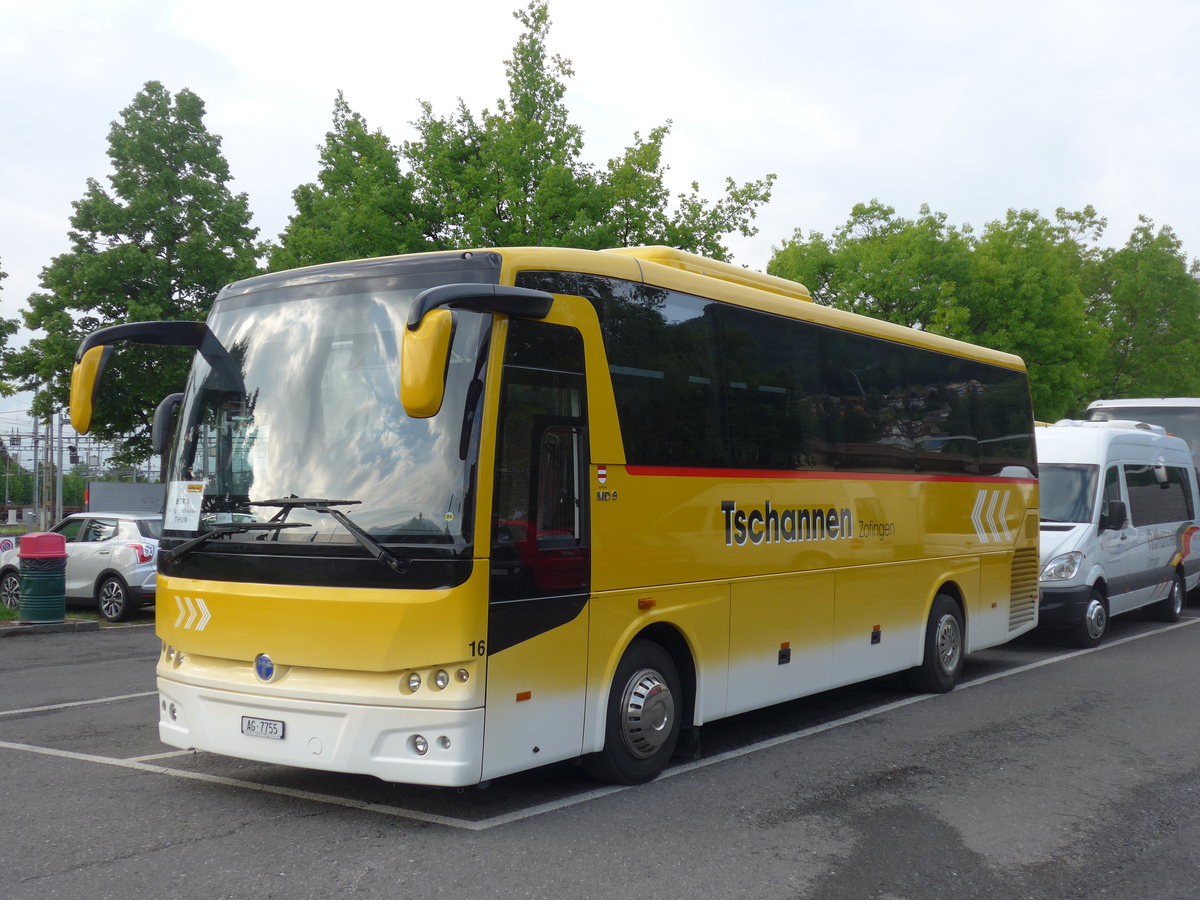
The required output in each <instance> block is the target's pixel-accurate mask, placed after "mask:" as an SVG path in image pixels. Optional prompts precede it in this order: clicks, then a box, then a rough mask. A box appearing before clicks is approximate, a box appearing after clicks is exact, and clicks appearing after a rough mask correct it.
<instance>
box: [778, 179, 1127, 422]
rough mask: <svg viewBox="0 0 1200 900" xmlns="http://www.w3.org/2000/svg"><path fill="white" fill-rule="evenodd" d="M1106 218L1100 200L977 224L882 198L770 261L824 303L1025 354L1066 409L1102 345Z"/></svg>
mask: <svg viewBox="0 0 1200 900" xmlns="http://www.w3.org/2000/svg"><path fill="white" fill-rule="evenodd" d="M1104 225H1105V223H1104V221H1103V220H1102V219H1100V218H1098V217H1097V216H1096V214H1095V211H1094V210H1093V209H1091V207H1087V208H1085V209H1084V210H1081V211H1079V212H1067V211H1064V210H1059V211H1058V213H1057V216H1056V220H1055V221H1054V222H1051V221H1049V220H1047V219H1045V218H1043V217H1042V216H1040V215H1038V214H1037V213H1036V212H1031V211H1027V210H1022V211H1017V210H1010V211H1009V213H1008V215H1007V217H1006V218H1005V220H1004V221H1003V222H1000V221H997V222H991V223H989V224H988V225H987V226H986V227H985V228H984V231H983V233H982V234H980V235H978V236H977V235H975V234H974V232H973V231H972V229H971V228H969V227H963V228H961V229H960V228H955V227H953V226H950V225H947V223H946V217H945V215H944V214H942V213H934V212H931V211H930V210H929V208H928V207H926V206H922V207H921V211H920V215H919V216H918V217H917V218H916V219H915V220H909V219H904V218H900V217H897V216H896V214H895V210H894V209H893V208H892V207H890V206H885V205H883V204H881V203H880V202H879V201H877V200H875V201H872V202H871V203H869V204H859V205H857V206H855V207H854V209H853V210H852V212H851V214H850V218H849V220H848V221H847V222H846V224H845V225H844V226H842V227H841V228H840V229H838V230H837V231H836V232H834V234H833V237H832V238H826V237H824V236H823V235H821V234H819V233H812V234H810V235H809V236H808V237H807V238H805V237H804V236H803V235H802V234H801V233H800V232H797V233H796V234H795V235H794V236H793V238H792V239H791V240H790V241H788V242H787V243H785V244H784V245H783V247H781V248H778V249H777V250H776V252H775V254H774V255H773V257H772V259H771V262H770V264H769V265H768V267H767V271H768V272H770V273H771V274H774V275H779V276H781V277H783V278H789V279H792V280H795V281H800V282H802V283H804V284H805V285H807V286H808V288H809V290H810V291H811V292H812V294H813V298H814V300H816V301H817V302H818V303H824V304H827V305H830V306H836V307H838V308H840V309H846V310H849V311H851V312H856V313H861V314H863V315H868V316H872V317H874V318H879V319H885V320H887V321H890V322H896V323H898V324H901V325H907V326H910V327H913V328H921V329H925V330H928V331H932V332H935V333H938V334H944V335H947V336H949V337H954V338H958V339H960V340H964V341H969V342H971V343H976V344H982V345H984V346H987V347H992V348H995V349H997V350H1004V351H1006V352H1009V353H1015V354H1017V355H1019V356H1021V357H1023V358H1024V359H1025V362H1026V365H1027V366H1028V367H1029V371H1030V382H1031V390H1032V393H1033V399H1034V409H1035V410H1036V412H1037V414H1038V415H1039V416H1040V417H1042V418H1049V419H1055V418H1059V417H1061V416H1062V415H1064V414H1066V413H1067V412H1068V411H1070V410H1072V409H1074V408H1075V406H1076V405H1077V402H1078V398H1080V397H1081V396H1083V394H1084V392H1085V388H1086V385H1087V383H1088V377H1089V373H1090V372H1092V371H1093V370H1094V368H1095V365H1096V361H1097V358H1098V355H1099V352H1100V345H1099V340H1098V337H1097V329H1096V327H1095V326H1094V325H1093V324H1092V323H1091V321H1090V320H1089V319H1088V316H1087V304H1086V296H1085V289H1090V288H1091V287H1092V286H1094V285H1095V284H1097V283H1098V276H1097V268H1096V267H1097V265H1098V260H1099V258H1100V253H1099V251H1098V250H1097V248H1096V246H1095V242H1096V241H1097V240H1098V239H1099V236H1100V234H1102V233H1103V230H1104Z"/></svg>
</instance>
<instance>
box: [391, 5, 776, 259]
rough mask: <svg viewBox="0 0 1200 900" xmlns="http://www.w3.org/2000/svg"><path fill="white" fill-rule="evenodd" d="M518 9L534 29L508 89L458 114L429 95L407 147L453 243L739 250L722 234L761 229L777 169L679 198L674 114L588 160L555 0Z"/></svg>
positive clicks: (511, 67)
mask: <svg viewBox="0 0 1200 900" xmlns="http://www.w3.org/2000/svg"><path fill="white" fill-rule="evenodd" d="M514 16H515V17H516V18H517V19H518V21H520V22H521V24H522V25H524V26H525V31H524V33H523V34H522V35H521V37H520V38H519V39H518V41H517V44H516V46H515V47H514V48H513V54H512V58H511V59H509V60H507V61H506V73H507V77H508V97H507V99H500V100H498V101H497V104H496V110H495V111H494V112H493V111H491V110H487V109H485V110H484V111H483V112H482V113H481V114H479V115H478V116H476V115H475V114H474V113H472V112H471V111H470V110H469V109H467V108H466V106H465V104H463V103H462V101H459V104H458V107H457V109H456V111H455V112H454V113H453V114H452V115H450V116H445V117H443V116H438V115H436V114H435V113H434V111H433V108H432V106H431V105H430V104H429V103H427V102H426V103H422V104H421V109H422V115H421V117H420V119H419V120H418V121H417V122H416V123H414V124H415V126H416V129H417V135H418V137H417V139H416V140H414V141H409V142H407V143H405V144H404V147H403V150H402V153H403V156H404V158H405V159H406V160H407V162H408V163H409V165H410V166H411V169H412V172H413V175H414V177H415V179H416V184H417V192H418V195H419V196H420V197H421V199H422V201H423V202H424V204H425V206H426V208H427V209H436V210H438V211H439V213H440V218H439V220H438V221H437V222H436V223H435V231H436V235H437V243H438V244H439V246H441V247H446V248H451V247H461V246H514V245H517V246H520V245H530V244H533V245H546V246H575V247H585V248H599V247H608V246H613V245H629V244H645V243H666V244H670V245H672V246H675V247H679V248H681V249H685V250H693V251H696V252H701V253H707V254H710V255H712V256H715V257H717V258H720V259H726V258H728V250H727V248H726V247H725V246H724V244H723V243H722V238H723V237H724V236H725V235H727V234H730V233H732V232H735V231H737V232H739V233H741V234H744V235H751V234H754V233H755V231H756V229H755V228H754V227H753V225H752V221H753V219H754V217H755V213H756V210H757V208H758V207H759V206H761V205H762V204H765V203H766V202H768V200H769V199H770V192H771V185H772V183H773V181H774V176H773V175H768V176H766V177H765V178H763V179H759V180H756V181H750V182H747V183H745V184H741V185H739V184H737V183H736V182H735V181H733V180H732V179H727V180H726V184H725V192H724V194H723V195H722V196H721V198H720V199H718V200H716V201H710V200H708V199H706V198H705V197H703V196H702V195H701V193H700V188H699V185H698V184H696V183H693V184H692V185H691V188H690V190H689V191H686V192H684V193H681V194H679V195H678V196H677V197H675V198H674V200H675V205H674V207H672V205H671V203H672V198H671V196H670V191H669V190H668V189H667V188H666V186H665V177H666V173H667V167H666V166H665V165H664V164H663V161H662V145H663V141H664V139H665V138H666V136H667V135H668V134H669V132H670V124H669V123H668V124H665V125H662V126H659V127H657V128H655V129H653V130H652V131H651V132H650V133H649V136H648V138H647V139H646V140H645V141H643V140H642V138H641V136H640V134H636V133H635V135H634V141H633V144H632V145H631V146H630V147H628V148H626V150H625V152H624V154H623V155H622V156H621V157H619V158H617V159H614V160H610V161H609V162H608V164H607V165H606V166H605V167H603V168H602V169H600V168H597V167H595V166H592V165H589V164H587V163H585V162H584V161H583V132H582V130H581V129H580V128H579V126H577V125H575V124H574V123H572V122H571V120H570V115H569V112H568V110H567V107H566V105H565V103H564V96H565V94H566V80H567V79H568V78H569V77H570V76H571V75H572V70H571V64H570V61H569V60H565V59H563V58H562V57H560V56H557V55H554V56H552V55H550V54H549V53H548V50H547V36H548V33H549V28H550V17H549V11H548V8H547V4H546V3H545V2H544V0H533V2H531V3H530V4H529V5H528V7H527V8H526V9H524V10H518V11H517V12H515V13H514Z"/></svg>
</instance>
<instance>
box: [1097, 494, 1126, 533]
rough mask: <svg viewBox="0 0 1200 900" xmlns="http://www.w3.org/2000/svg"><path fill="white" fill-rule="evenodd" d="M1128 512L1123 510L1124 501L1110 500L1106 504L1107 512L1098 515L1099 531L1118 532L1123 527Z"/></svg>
mask: <svg viewBox="0 0 1200 900" xmlns="http://www.w3.org/2000/svg"><path fill="white" fill-rule="evenodd" d="M1128 517H1129V511H1128V510H1127V509H1126V508H1125V501H1124V500H1112V501H1110V502H1109V504H1108V512H1107V513H1101V514H1100V530H1101V531H1120V530H1121V529H1122V528H1124V527H1125V520H1126V519H1127V518H1128Z"/></svg>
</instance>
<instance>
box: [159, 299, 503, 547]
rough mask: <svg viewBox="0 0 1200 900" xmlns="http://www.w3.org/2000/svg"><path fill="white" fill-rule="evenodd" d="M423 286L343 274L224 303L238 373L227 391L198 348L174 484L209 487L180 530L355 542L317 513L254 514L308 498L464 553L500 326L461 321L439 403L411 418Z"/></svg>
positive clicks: (377, 527)
mask: <svg viewBox="0 0 1200 900" xmlns="http://www.w3.org/2000/svg"><path fill="white" fill-rule="evenodd" d="M410 282H411V280H410ZM425 287H428V283H427V281H426V280H425V279H422V280H421V283H420V284H416V283H409V282H406V280H405V279H404V278H395V277H393V278H387V279H383V278H377V279H371V278H359V279H343V280H339V281H334V282H323V283H321V282H318V283H309V284H304V283H300V284H293V285H290V286H289V285H283V286H281V287H278V288H277V289H274V290H261V291H257V292H253V293H247V294H243V295H241V296H233V297H229V298H225V299H222V300H220V301H218V303H217V304H215V306H214V309H213V313H212V315H211V317H210V318H209V321H208V324H209V328H210V329H211V330H212V331H213V333H214V334H215V335H216V336H217V338H218V339H219V340H220V341H221V342H222V344H223V345H224V346H225V348H226V349H227V350H228V352H229V354H230V356H231V357H232V358H233V359H234V360H235V361H236V363H237V366H238V368H240V371H241V375H242V380H241V383H240V384H230V383H229V380H230V379H229V377H228V375H227V374H225V375H223V374H222V373H221V372H218V371H216V370H214V369H213V368H212V367H210V366H209V365H208V363H207V362H206V361H205V360H204V358H203V357H201V356H200V355H199V354H197V356H196V359H195V362H194V364H193V367H192V372H191V375H190V377H189V381H188V386H187V390H186V393H185V397H184V401H183V406H182V409H181V413H180V421H181V425H180V429H179V432H178V436H177V439H176V443H175V447H174V452H173V455H172V458H171V461H170V474H169V480H170V482H171V485H172V490H181V489H187V487H188V486H190V489H191V490H194V491H199V488H197V487H196V485H199V484H202V485H203V500H202V504H201V515H200V519H199V521H198V522H196V523H195V525H196V527H195V529H194V530H189V529H186V528H185V529H180V528H178V527H176V528H175V529H174V530H173V533H174V534H176V535H184V536H186V535H189V534H197V533H204V532H205V531H208V530H209V529H211V528H212V527H213V526H217V525H226V526H236V525H253V524H254V523H260V522H267V521H269V520H271V519H272V518H273V517H285V518H286V521H287V522H288V523H290V525H291V527H289V528H288V529H286V530H283V529H278V530H273V531H271V532H270V539H272V540H278V541H291V542H305V543H321V542H353V541H354V540H355V538H354V537H353V535H351V534H350V533H349V532H348V531H347V529H346V528H344V527H342V526H341V525H339V524H338V521H337V520H336V517H335V516H332V515H328V514H324V513H322V512H321V511H319V510H313V509H306V508H303V507H297V506H295V505H288V504H279V503H276V504H274V505H256V504H263V503H264V502H269V501H273V500H280V499H287V498H296V497H301V498H315V499H318V500H324V501H329V502H330V505H336V508H337V509H338V510H339V512H341V513H343V514H345V515H346V516H348V517H349V518H350V519H351V520H352V521H353V523H354V524H355V525H357V526H358V528H360V529H362V530H363V531H364V532H366V533H367V534H368V535H370V537H371V538H373V539H374V540H376V541H379V542H402V543H413V542H416V543H423V544H439V543H440V544H457V545H461V544H462V543H463V541H464V533H465V528H466V527H467V526H466V524H465V523H466V521H467V520H468V519H469V518H470V509H469V505H468V504H469V502H470V500H469V498H470V491H471V478H472V476H473V466H472V464H471V457H472V454H473V453H474V452H475V447H474V444H473V442H472V432H473V426H474V424H475V421H476V420H477V418H478V417H477V416H476V415H475V410H474V409H473V408H471V407H472V405H473V403H475V402H477V398H478V397H479V396H480V393H481V388H482V378H483V367H482V365H480V364H479V362H480V361H481V360H482V359H483V353H484V349H485V341H486V340H487V337H488V334H489V331H490V320H491V317H490V316H487V315H484V314H479V313H471V312H459V313H457V327H456V331H455V336H454V341H453V345H452V348H451V360H450V364H449V368H448V372H447V387H446V399H445V402H444V404H443V406H442V409H441V411H440V412H439V413H438V414H437V415H435V416H433V417H432V418H429V419H413V418H409V417H408V416H406V415H405V413H404V409H403V408H402V406H401V404H400V399H399V378H400V351H399V347H400V342H401V336H402V333H403V332H402V329H403V328H404V327H405V321H406V317H407V315H408V309H409V306H410V304H411V302H412V300H413V298H414V296H415V295H416V294H417V293H418V292H419V290H421V289H423V288H425ZM473 382H475V383H476V384H475V386H474V388H473V389H472V383H473ZM181 486H183V487H182V488H181ZM175 524H176V525H178V524H179V523H178V522H176V523H175ZM297 524H299V525H301V526H304V527H296V526H297ZM167 527H168V528H169V529H170V528H171V523H170V521H169V522H168V526H167ZM230 530H233V529H230ZM230 537H231V538H232V539H233V540H235V541H250V540H255V539H266V538H267V533H266V532H264V531H262V530H254V529H248V530H246V531H245V532H243V533H235V534H231V535H230Z"/></svg>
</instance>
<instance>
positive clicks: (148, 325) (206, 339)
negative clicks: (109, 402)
mask: <svg viewBox="0 0 1200 900" xmlns="http://www.w3.org/2000/svg"><path fill="white" fill-rule="evenodd" d="M121 341H126V342H128V343H131V344H152V345H158V346H167V347H193V348H195V349H196V350H198V351H199V352H200V355H201V356H203V357H204V358H205V360H207V362H208V364H209V365H210V366H211V367H212V369H213V372H214V374H215V375H216V376H217V378H218V379H220V380H221V381H222V382H223V383H224V384H225V385H226V386H227V388H228V389H230V390H234V391H239V392H240V393H242V394H245V392H246V386H245V382H244V381H243V380H242V372H241V368H240V367H239V366H238V364H237V362H236V361H235V360H234V359H233V357H232V356H230V354H229V351H228V350H226V349H225V346H224V345H223V344H222V343H221V342H220V341H219V340H217V336H216V335H215V334H213V333H212V331H210V330H209V327H208V326H207V325H206V324H204V323H203V322H127V323H125V324H124V325H110V326H109V327H107V328H101V329H99V330H97V331H93V332H92V333H91V334H89V335H88V336H87V337H85V338H84V339H83V340H82V341H81V342H80V344H79V349H78V350H77V351H75V367H74V369H73V370H72V372H71V426H72V427H73V428H74V429H75V430H76V431H77V432H79V433H80V434H87V433H88V431H90V430H91V427H92V410H93V409H94V408H95V403H96V397H97V394H98V392H99V389H100V379H101V376H102V375H103V374H104V367H105V366H106V365H107V363H108V359H109V357H110V356H112V352H113V346H112V345H113V344H115V343H118V342H121Z"/></svg>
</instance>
